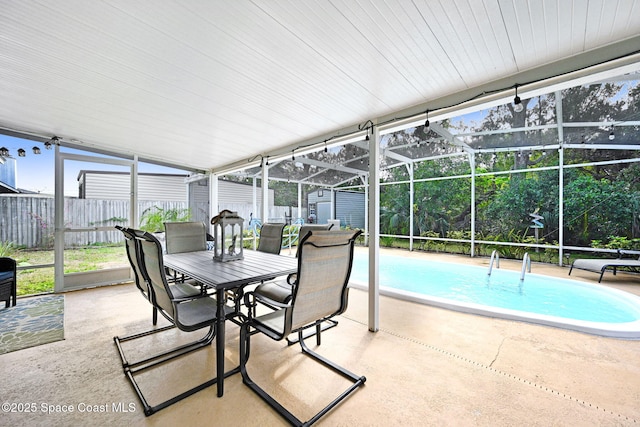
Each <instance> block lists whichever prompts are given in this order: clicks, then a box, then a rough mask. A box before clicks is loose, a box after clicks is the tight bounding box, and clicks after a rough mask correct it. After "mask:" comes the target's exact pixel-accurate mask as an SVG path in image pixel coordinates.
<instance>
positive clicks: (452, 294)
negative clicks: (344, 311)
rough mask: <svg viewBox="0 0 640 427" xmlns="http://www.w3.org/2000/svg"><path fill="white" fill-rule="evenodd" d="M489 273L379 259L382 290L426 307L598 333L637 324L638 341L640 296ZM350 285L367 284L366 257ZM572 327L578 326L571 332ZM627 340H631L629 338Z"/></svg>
mask: <svg viewBox="0 0 640 427" xmlns="http://www.w3.org/2000/svg"><path fill="white" fill-rule="evenodd" d="M487 272H488V268H485V267H479V266H470V265H464V264H454V263H446V262H434V261H429V260H423V259H419V258H414V257H411V258H409V257H401V256H392V255H381V256H380V288H381V291H382V290H383V289H384V290H392V291H393V290H396V291H398V292H400V293H401V294H402V295H404V296H407V295H410V296H414V297H416V299H418V300H420V299H422V298H424V299H426V300H428V301H426V302H427V303H428V302H429V301H430V302H440V303H441V304H436V305H443V304H442V303H444V305H445V306H446V307H447V308H453V309H456V307H451V305H454V306H457V307H461V308H467V309H466V310H461V311H471V312H477V314H489V315H496V317H507V318H515V319H517V320H525V321H526V320H529V321H534V322H535V323H544V324H552V325H553V326H561V327H568V328H569V329H578V330H580V329H583V328H584V327H585V326H592V327H595V329H597V330H601V329H624V330H627V329H629V326H630V325H633V326H632V328H631V329H636V328H637V329H638V338H640V297H637V296H636V295H632V294H630V293H627V292H623V291H619V290H616V289H612V288H608V287H605V286H601V285H593V284H589V283H582V282H578V281H575V280H568V279H558V278H552V277H548V276H541V275H536V274H531V273H526V274H525V278H524V280H520V272H516V271H507V270H501V269H497V268H495V267H494V268H493V271H492V274H491V276H489V275H488V274H487ZM351 281H352V282H354V283H358V284H360V285H363V284H366V283H367V282H368V257H367V254H366V253H364V252H359V253H358V252H356V254H355V258H354V262H353V270H352V273H351ZM409 299H411V298H409ZM469 308H472V309H474V310H469ZM504 314H508V316H505V315H504ZM558 319H567V320H566V321H565V320H558ZM536 320H538V321H536ZM539 320H545V321H544V322H542V321H539ZM573 324H578V325H579V326H580V327H579V328H576V327H571V326H572V325H573ZM589 324H592V325H589ZM596 324H597V325H596ZM603 324H606V325H607V326H603ZM615 325H618V326H619V327H617V326H615ZM587 329H588V328H587ZM587 332H588V331H587ZM605 335H608V334H605ZM624 335H625V337H627V338H630V336H628V334H627V333H625V334H624Z"/></svg>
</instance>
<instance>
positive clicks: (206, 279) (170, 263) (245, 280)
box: [164, 251, 298, 397]
mask: <svg viewBox="0 0 640 427" xmlns="http://www.w3.org/2000/svg"><path fill="white" fill-rule="evenodd" d="M164 265H165V267H168V268H170V269H172V270H174V271H176V272H178V273H182V274H184V275H186V276H189V277H191V278H193V279H195V280H197V281H198V282H200V283H202V284H203V285H205V286H206V287H207V288H208V289H212V290H215V291H216V300H217V323H216V378H217V388H218V397H222V395H223V394H224V377H225V375H231V374H233V373H236V372H238V371H237V369H234V370H232V371H230V372H229V373H225V370H224V349H225V320H226V319H225V314H224V313H225V311H224V304H225V291H227V290H229V289H234V288H238V287H244V286H246V285H248V284H251V283H257V282H260V281H262V280H267V279H271V278H274V277H278V276H285V275H288V274H291V273H295V272H296V270H297V266H298V261H297V259H296V258H293V257H287V256H283V255H274V254H269V253H265V252H257V251H244V258H243V259H240V260H234V261H227V262H220V261H214V260H213V252H212V251H197V252H183V253H177V254H165V255H164Z"/></svg>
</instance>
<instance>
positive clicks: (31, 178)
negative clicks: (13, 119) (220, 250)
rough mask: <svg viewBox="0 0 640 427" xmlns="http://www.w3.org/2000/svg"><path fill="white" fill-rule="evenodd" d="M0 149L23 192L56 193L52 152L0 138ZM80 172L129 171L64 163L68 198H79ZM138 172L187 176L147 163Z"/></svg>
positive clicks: (37, 145)
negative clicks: (5, 153) (21, 151)
mask: <svg viewBox="0 0 640 427" xmlns="http://www.w3.org/2000/svg"><path fill="white" fill-rule="evenodd" d="M0 147H5V148H7V149H9V154H10V156H11V157H13V158H15V159H16V174H17V177H16V187H18V188H20V189H24V190H29V191H35V192H37V193H42V194H51V195H53V193H54V190H55V183H54V167H55V166H54V165H55V163H54V153H55V150H54V149H53V148H52V149H51V150H47V149H45V148H44V144H42V143H40V142H35V141H31V140H25V139H20V138H14V137H11V136H6V135H2V134H0ZM33 147H38V148H40V154H34V153H33ZM19 148H22V149H24V150H25V151H26V156H25V157H18V149H19ZM61 151H63V152H69V153H78V154H84V155H92V153H87V152H85V151H78V150H72V149H68V148H62V149H61ZM82 169H90V170H106V171H118V170H120V171H124V170H126V171H127V172H128V169H125V168H123V167H121V166H120V167H118V166H111V165H104V164H100V163H86V162H77V161H66V162H65V165H64V172H65V180H64V194H65V196H69V197H77V196H78V173H79V172H80V170H82ZM138 172H155V173H186V172H185V171H182V170H179V169H171V168H167V167H163V166H156V165H151V164H148V163H140V164H139V165H138Z"/></svg>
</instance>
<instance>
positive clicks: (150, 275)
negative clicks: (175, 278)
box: [136, 232, 175, 322]
mask: <svg viewBox="0 0 640 427" xmlns="http://www.w3.org/2000/svg"><path fill="white" fill-rule="evenodd" d="M136 239H137V240H138V244H139V245H140V246H139V247H140V254H141V262H140V267H141V269H143V270H144V272H145V274H144V275H145V276H146V277H147V279H148V280H149V284H150V285H151V289H152V291H153V296H154V298H153V301H152V302H153V304H154V305H155V306H156V307H157V308H158V309H159V310H160V312H161V313H162V315H163V316H165V317H167V318H168V319H169V320H170V321H171V322H173V321H174V319H175V313H174V307H173V302H172V300H173V298H174V297H173V294H172V293H171V288H170V287H169V283H168V282H167V276H166V274H165V269H164V262H163V260H162V245H161V244H160V241H159V240H158V239H156V237H155V236H154V235H153V234H151V233H148V232H143V233H141V234H140V233H139V234H137V236H136Z"/></svg>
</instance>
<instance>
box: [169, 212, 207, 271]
mask: <svg viewBox="0 0 640 427" xmlns="http://www.w3.org/2000/svg"><path fill="white" fill-rule="evenodd" d="M164 236H165V250H166V251H167V253H168V254H179V253H182V252H195V251H206V250H207V239H208V233H207V229H206V226H205V225H204V223H203V222H202V221H183V222H165V223H164ZM172 275H173V278H174V280H175V281H179V280H182V281H184V280H186V279H187V278H186V277H184V275H181V276H180V277H178V275H177V274H176V273H175V272H172Z"/></svg>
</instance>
